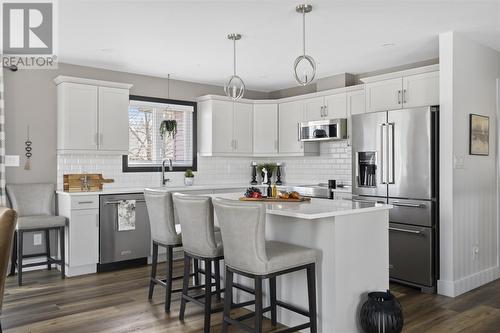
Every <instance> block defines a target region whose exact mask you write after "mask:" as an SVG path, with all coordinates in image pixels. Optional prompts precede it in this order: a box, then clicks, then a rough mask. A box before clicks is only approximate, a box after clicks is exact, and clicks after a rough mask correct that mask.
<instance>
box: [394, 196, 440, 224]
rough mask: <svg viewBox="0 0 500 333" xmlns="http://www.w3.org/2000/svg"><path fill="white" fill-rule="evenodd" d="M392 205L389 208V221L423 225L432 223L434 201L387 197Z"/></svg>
mask: <svg viewBox="0 0 500 333" xmlns="http://www.w3.org/2000/svg"><path fill="white" fill-rule="evenodd" d="M389 204H391V205H393V206H394V207H393V208H392V209H391V210H389V222H393V223H402V224H412V225H417V226H423V227H432V226H433V225H434V219H433V217H434V209H435V202H433V201H423V200H407V199H389Z"/></svg>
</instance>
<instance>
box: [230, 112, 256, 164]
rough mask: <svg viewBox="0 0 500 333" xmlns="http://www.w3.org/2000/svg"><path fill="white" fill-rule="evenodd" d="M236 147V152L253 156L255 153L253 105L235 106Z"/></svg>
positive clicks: (234, 135)
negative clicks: (253, 152)
mask: <svg viewBox="0 0 500 333" xmlns="http://www.w3.org/2000/svg"><path fill="white" fill-rule="evenodd" d="M233 137H234V146H235V152H236V153H237V154H241V155H251V154H252V151H253V105H252V104H247V103H235V104H234V134H233Z"/></svg>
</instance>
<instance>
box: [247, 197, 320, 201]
mask: <svg viewBox="0 0 500 333" xmlns="http://www.w3.org/2000/svg"><path fill="white" fill-rule="evenodd" d="M240 200H241V201H265V202H304V201H311V198H304V197H303V198H300V199H281V198H247V197H241V198H240Z"/></svg>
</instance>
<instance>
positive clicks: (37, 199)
mask: <svg viewBox="0 0 500 333" xmlns="http://www.w3.org/2000/svg"><path fill="white" fill-rule="evenodd" d="M6 189H7V195H8V198H9V201H10V203H11V205H12V208H13V209H15V210H16V211H17V213H18V216H19V217H18V219H17V229H16V233H15V234H14V246H13V251H12V264H11V269H10V275H15V269H16V267H17V279H18V284H19V285H20V286H21V285H22V284H23V268H27V267H35V266H41V265H47V269H48V270H51V268H52V265H54V264H55V265H60V267H61V277H62V278H63V279H64V278H65V276H66V273H65V268H66V264H65V257H64V251H65V249H64V233H65V227H66V218H65V217H64V216H56V215H54V214H53V207H54V196H55V187H54V184H8V185H7V186H6ZM52 230H55V231H56V232H57V233H58V234H59V259H56V258H55V257H53V256H52V254H51V253H50V232H51V231H52ZM37 231H40V232H43V233H44V236H45V252H43V253H36V254H29V255H25V254H23V236H24V233H26V232H37ZM40 256H44V257H46V261H43V262H35V263H30V264H23V259H25V258H33V257H40Z"/></svg>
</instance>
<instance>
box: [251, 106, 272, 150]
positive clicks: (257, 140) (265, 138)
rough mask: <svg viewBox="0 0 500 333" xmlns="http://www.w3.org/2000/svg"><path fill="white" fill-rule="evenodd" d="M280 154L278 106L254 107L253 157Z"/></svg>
mask: <svg viewBox="0 0 500 333" xmlns="http://www.w3.org/2000/svg"><path fill="white" fill-rule="evenodd" d="M277 154H278V104H276V103H273V104H254V106H253V155H254V156H274V155H277Z"/></svg>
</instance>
